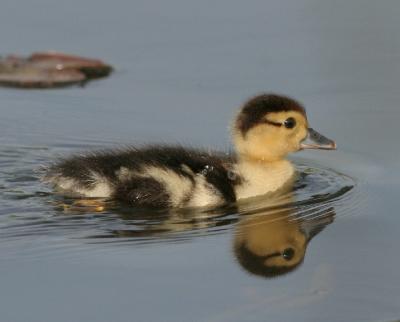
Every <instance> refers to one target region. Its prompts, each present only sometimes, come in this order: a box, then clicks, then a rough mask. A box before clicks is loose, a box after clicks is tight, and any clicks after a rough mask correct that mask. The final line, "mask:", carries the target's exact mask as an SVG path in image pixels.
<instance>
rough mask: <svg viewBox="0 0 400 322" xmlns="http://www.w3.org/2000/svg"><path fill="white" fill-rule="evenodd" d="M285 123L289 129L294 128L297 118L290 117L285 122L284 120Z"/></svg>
mask: <svg viewBox="0 0 400 322" xmlns="http://www.w3.org/2000/svg"><path fill="white" fill-rule="evenodd" d="M283 125H284V126H285V127H286V128H287V129H293V128H294V127H295V126H296V120H295V119H294V118H293V117H289V118H288V119H287V120H286V121H285V122H283Z"/></svg>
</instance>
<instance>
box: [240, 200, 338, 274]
mask: <svg viewBox="0 0 400 322" xmlns="http://www.w3.org/2000/svg"><path fill="white" fill-rule="evenodd" d="M334 216H335V211H334V209H333V207H324V206H320V207H319V208H315V207H314V208H311V209H308V210H307V209H303V210H301V211H300V212H298V209H297V210H295V208H293V209H285V210H283V211H278V212H277V211H275V212H274V211H273V210H272V211H271V210H269V211H266V212H264V213H257V214H254V215H248V216H246V215H245V216H243V217H242V218H241V220H240V221H239V222H238V224H237V226H236V232H235V238H234V253H235V256H236V259H237V261H238V263H239V264H240V265H241V266H242V267H243V268H244V269H245V270H246V271H247V272H249V273H251V274H254V275H258V276H262V277H267V278H271V277H277V276H279V275H284V274H287V273H289V272H291V271H293V270H295V269H296V268H298V267H299V266H300V265H301V263H302V262H303V260H304V256H305V253H306V249H307V245H308V243H309V242H310V241H311V239H312V238H313V237H315V236H316V235H317V234H318V233H320V232H321V231H322V230H323V229H324V228H325V227H326V226H327V225H329V224H330V223H332V222H333V218H334Z"/></svg>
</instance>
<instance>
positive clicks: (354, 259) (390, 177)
mask: <svg viewBox="0 0 400 322" xmlns="http://www.w3.org/2000/svg"><path fill="white" fill-rule="evenodd" d="M399 14H400V5H399V4H398V3H397V2H395V1H389V0H384V1H380V2H377V1H372V0H368V1H364V0H363V1H361V0H352V1H350V2H349V1H337V2H320V1H313V0H311V1H309V0H301V1H294V0H293V1H287V2H281V1H251V2H241V1H227V0H221V1H217V2H215V1H202V2H200V1H197V2H195V1H181V0H172V1H168V2H163V1H158V0H155V1H151V2H148V1H134V2H129V1H123V0H117V1H114V2H109V1H103V0H101V1H96V2H94V1H91V0H84V1H77V0H72V1H69V2H59V3H56V2H54V1H49V0H39V1H35V2H34V3H33V2H32V3H26V2H24V1H21V0H12V1H11V0H4V1H3V3H2V10H1V11H0V18H1V19H0V27H1V28H0V36H1V39H2V42H3V43H2V54H7V53H21V54H25V55H28V54H29V53H30V52H32V51H35V50H42V49H57V50H63V51H66V52H71V53H74V54H78V55H82V56H88V57H98V58H101V59H104V60H105V61H107V62H110V63H112V64H113V65H114V66H115V67H116V70H115V72H114V73H113V74H112V75H111V76H110V77H109V78H107V79H103V80H98V81H94V82H92V83H90V84H88V85H86V86H85V87H83V88H81V87H71V88H66V89H53V90H26V91H24V90H17V89H6V88H0V115H1V117H0V255H1V256H0V285H1V287H0V312H1V313H0V320H1V321H5V322H17V321H18V322H22V321H32V322H36V321H37V322H39V321H40V322H42V321H61V322H62V321H65V322H69V321H116V322H119V321H294V320H296V321H321V320H323V319H324V320H327V321H387V322H390V321H392V322H394V321H398V320H399V319H400V283H399V282H398V281H399V278H400V273H399V269H398V267H399V265H400V259H399V256H398V255H397V254H398V243H399V231H400V230H399V229H400V217H399V215H398V213H397V211H398V209H399V207H398V206H399V200H398V194H399V188H400V187H399V177H400V175H399V173H400V171H399V170H400V166H399V165H400V162H399V160H400V149H399V148H398V138H399V131H398V122H399V121H400V109H399V107H398V105H399V102H400V94H399V91H398V84H399V83H400V69H399V66H400V38H399V37H398V34H399V32H400V24H399V23H398V16H399ZM16 22H18V23H16ZM264 91H267V92H277V93H282V94H287V95H289V96H292V97H294V98H296V99H298V100H299V101H300V102H302V103H303V104H304V105H305V107H306V109H307V114H308V118H309V121H310V125H311V126H312V127H313V128H315V129H317V130H319V131H321V133H323V134H324V135H326V136H327V137H329V138H332V139H335V141H336V142H337V145H338V150H337V151H315V152H310V151H304V152H301V153H298V154H295V155H293V156H291V159H292V160H293V162H294V164H295V165H296V168H297V169H298V172H299V174H300V175H299V178H298V180H297V181H296V183H295V187H294V190H293V192H291V193H287V194H283V195H278V196H273V197H271V198H257V199H256V200H250V201H248V202H244V203H242V204H239V205H238V206H235V207H223V208H218V209H214V210H191V211H184V212H180V211H169V212H167V211H162V210H161V211H149V210H138V209H136V210H135V209H129V208H127V207H124V206H122V205H119V204H116V203H113V202H109V201H106V202H105V203H104V204H103V205H102V206H99V205H98V204H97V203H91V202H85V201H77V200H71V199H67V198H62V197H59V196H55V195H54V194H52V192H51V190H50V189H49V187H48V186H46V185H44V184H43V183H41V182H40V180H39V176H40V168H41V167H42V166H43V165H47V164H49V163H51V162H53V161H54V160H56V159H57V158H58V157H60V156H68V155H71V154H74V153H77V152H82V151H89V150H90V151H92V150H98V149H103V148H117V147H124V146H127V145H143V144H146V143H161V144H167V143H172V144H174V143H180V144H184V145H185V144H186V145H189V146H192V147H201V148H207V149H208V148H212V149H217V150H221V151H229V150H231V143H230V138H229V131H228V126H229V124H230V122H231V119H232V117H233V116H234V115H235V113H236V111H237V109H238V107H240V105H241V104H242V103H243V102H244V101H245V100H246V99H248V98H249V97H251V96H253V95H255V94H258V93H260V92H264ZM284 240H293V241H299V240H300V241H301V242H299V243H297V244H296V242H294V243H295V245H296V247H297V248H296V247H295V254H294V255H293V254H291V255H290V254H289V255H290V256H289V257H291V258H292V259H293V262H290V263H289V265H287V269H283V270H280V271H278V272H277V271H271V270H262V269H260V265H259V259H258V258H255V257H254V256H252V253H251V252H249V250H248V249H245V248H244V247H243V244H244V241H246V242H247V245H252V246H251V247H254V248H255V249H267V250H268V249H271V250H273V247H275V246H274V245H276V244H278V245H279V244H280V243H282V242H283V241H284ZM251 247H250V248H251Z"/></svg>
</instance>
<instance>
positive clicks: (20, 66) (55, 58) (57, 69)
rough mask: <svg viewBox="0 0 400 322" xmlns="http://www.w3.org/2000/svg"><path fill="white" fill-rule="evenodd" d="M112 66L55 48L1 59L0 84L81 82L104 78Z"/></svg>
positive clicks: (33, 85) (26, 85)
mask: <svg viewBox="0 0 400 322" xmlns="http://www.w3.org/2000/svg"><path fill="white" fill-rule="evenodd" d="M111 72H112V67H111V66H110V65H108V64H106V63H104V62H102V61H101V60H98V59H91V58H84V57H79V56H74V55H68V54H64V53H60V52H55V51H47V52H37V53H33V54H32V55H31V56H29V57H27V58H26V57H20V56H17V55H9V56H7V57H5V58H0V86H6V87H18V88H53V87H64V86H70V85H77V84H78V85H82V84H84V83H85V82H87V81H88V80H91V79H95V78H101V77H106V76H108V75H109V74H110V73H111Z"/></svg>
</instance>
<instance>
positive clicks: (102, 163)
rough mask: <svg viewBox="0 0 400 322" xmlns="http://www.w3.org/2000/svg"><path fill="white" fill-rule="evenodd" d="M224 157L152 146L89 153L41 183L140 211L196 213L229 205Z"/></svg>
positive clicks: (68, 162) (230, 195)
mask: <svg viewBox="0 0 400 322" xmlns="http://www.w3.org/2000/svg"><path fill="white" fill-rule="evenodd" d="M231 164H232V160H231V159H230V158H229V157H227V156H221V155H216V154H213V153H209V152H205V151H197V150H193V149H183V148H181V147H159V146H152V147H148V148H145V149H134V148H130V149H127V150H114V151H103V152H94V153H90V154H87V155H80V156H75V157H72V158H69V159H65V160H61V161H60V162H58V163H56V164H54V165H52V166H51V167H49V169H48V172H47V173H46V175H45V177H44V181H46V182H49V183H51V184H52V185H53V186H54V188H55V189H56V190H57V191H58V192H60V193H62V194H64V195H70V196H75V197H76V196H78V197H100V198H112V199H117V200H121V201H124V202H127V203H129V204H130V205H132V206H139V207H200V206H206V205H217V204H222V203H228V202H234V201H235V200H236V196H235V189H234V185H235V182H234V180H232V178H231V177H230V175H229V167H230V166H231Z"/></svg>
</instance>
